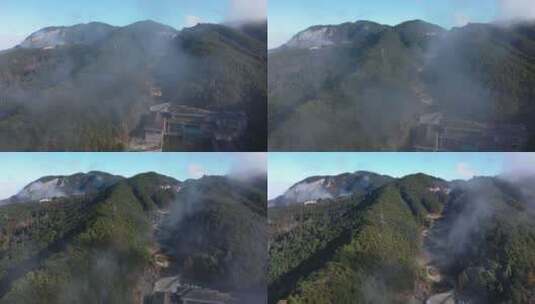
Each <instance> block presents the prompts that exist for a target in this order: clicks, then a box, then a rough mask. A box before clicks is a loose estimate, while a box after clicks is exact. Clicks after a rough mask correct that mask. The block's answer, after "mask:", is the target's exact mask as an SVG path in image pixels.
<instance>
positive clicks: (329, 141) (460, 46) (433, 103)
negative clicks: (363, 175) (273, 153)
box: [268, 20, 535, 151]
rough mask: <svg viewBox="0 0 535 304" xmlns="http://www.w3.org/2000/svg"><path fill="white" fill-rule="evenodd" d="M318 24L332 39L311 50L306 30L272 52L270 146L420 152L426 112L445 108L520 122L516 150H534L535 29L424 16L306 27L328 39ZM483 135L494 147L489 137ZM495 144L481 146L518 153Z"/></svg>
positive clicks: (471, 118)
mask: <svg viewBox="0 0 535 304" xmlns="http://www.w3.org/2000/svg"><path fill="white" fill-rule="evenodd" d="M319 29H326V30H328V32H327V34H324V35H325V37H324V38H323V39H329V40H330V41H331V42H332V43H331V44H328V45H321V46H312V47H310V45H314V44H315V43H320V42H318V41H316V42H315V41H314V40H312V39H311V41H310V42H309V44H310V45H306V46H307V47H303V46H295V44H296V42H295V41H298V40H297V39H298V38H299V37H300V36H299V35H300V34H298V35H296V37H295V38H294V40H291V41H290V42H288V44H287V45H284V46H282V47H280V48H278V49H275V50H272V51H271V52H270V55H269V71H270V73H269V79H268V83H269V85H268V86H269V92H268V96H269V128H270V148H272V149H274V150H288V149H289V150H307V151H308V150H340V151H349V150H367V151H369V150H389V151H392V150H394V151H396V150H412V149H415V148H414V147H413V146H412V145H413V142H414V138H413V136H414V133H413V130H414V129H415V128H417V127H418V124H419V117H421V116H422V115H424V114H426V113H437V112H440V113H442V114H443V115H444V116H445V117H446V118H447V119H449V120H448V121H453V122H452V124H453V126H455V127H459V128H463V127H464V124H463V123H476V122H477V123H481V124H486V125H488V126H494V125H496V124H498V125H500V126H503V125H505V126H509V125H511V124H513V125H515V128H513V129H514V130H520V131H518V133H520V134H522V135H519V137H521V138H520V139H519V140H518V141H519V142H521V143H522V144H521V147H517V148H516V149H524V150H525V149H531V148H530V147H531V146H530V144H529V142H530V141H533V138H532V136H530V135H529V134H533V130H534V129H533V128H534V126H533V123H532V122H533V119H532V118H533V116H534V115H535V112H534V111H533V105H532V100H533V96H534V95H533V87H534V85H533V84H534V83H535V70H534V69H533V67H534V64H535V57H534V56H535V48H534V46H535V40H534V36H533V34H532V33H533V25H531V24H526V25H517V26H510V27H502V26H497V25H492V24H470V25H467V26H465V27H462V28H454V29H452V30H450V31H446V30H444V29H442V28H440V27H438V26H435V25H432V24H429V23H425V22H423V21H418V20H416V21H409V22H405V23H402V24H399V25H397V26H393V27H390V26H383V25H378V24H373V23H368V22H356V23H344V24H341V25H337V26H316V27H311V28H309V29H307V30H306V31H307V32H310V33H311V35H312V33H314V35H319V34H318V32H315V31H319ZM355 33H357V34H355ZM301 44H304V42H301ZM522 127H524V128H527V134H525V133H526V132H521V130H523V129H522ZM505 132H509V134H508V135H509V136H510V137H515V136H517V135H514V134H516V133H514V132H515V131H505ZM478 136H479V138H478V140H480V141H482V142H485V143H486V141H485V140H486V139H485V136H484V134H480V135H478ZM503 136H504V137H507V135H503ZM488 145H489V146H485V145H483V144H482V145H481V146H482V148H477V149H479V150H483V149H484V150H502V149H505V150H507V151H509V150H511V149H513V148H512V147H510V148H505V147H503V146H500V145H498V144H494V146H492V143H488ZM451 149H455V151H458V150H474V148H473V147H470V146H468V145H458V146H456V147H455V148H451Z"/></svg>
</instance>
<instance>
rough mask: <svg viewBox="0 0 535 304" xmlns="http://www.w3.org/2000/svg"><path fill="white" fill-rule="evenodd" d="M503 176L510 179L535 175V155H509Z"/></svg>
mask: <svg viewBox="0 0 535 304" xmlns="http://www.w3.org/2000/svg"><path fill="white" fill-rule="evenodd" d="M502 171H503V172H502V174H503V175H505V176H508V177H526V176H534V175H535V153H507V154H506V156H505V161H504V164H503V170H502Z"/></svg>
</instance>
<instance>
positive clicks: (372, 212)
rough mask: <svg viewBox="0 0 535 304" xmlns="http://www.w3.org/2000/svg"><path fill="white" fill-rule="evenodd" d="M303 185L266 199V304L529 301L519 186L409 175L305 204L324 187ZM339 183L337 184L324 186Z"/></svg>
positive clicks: (527, 241) (529, 246) (528, 236)
mask: <svg viewBox="0 0 535 304" xmlns="http://www.w3.org/2000/svg"><path fill="white" fill-rule="evenodd" d="M368 174H370V173H368ZM345 175H347V174H343V175H340V176H345ZM349 175H353V176H359V173H354V174H349ZM323 178H326V179H331V180H338V181H339V180H340V179H339V176H332V177H323ZM357 180H358V179H357ZM308 182H309V180H307V179H305V180H304V181H302V182H300V183H297V184H296V185H294V186H293V187H292V189H294V190H295V189H302V191H304V193H301V194H300V196H294V197H299V198H301V200H293V201H291V200H287V201H285V203H284V204H282V203H281V202H282V200H281V199H280V197H279V198H276V199H274V200H272V201H271V202H270V208H269V225H270V237H269V238H270V241H269V252H270V259H271V264H270V270H269V303H292V304H293V303H355V301H357V302H359V303H360V302H363V303H426V304H438V303H442V304H443V303H451V304H453V303H475V304H478V303H504V302H505V303H507V302H508V301H510V302H511V303H530V299H532V298H533V293H532V291H531V290H533V285H532V281H531V280H530V279H529V277H530V276H531V274H533V272H534V271H535V268H534V267H535V257H534V256H533V254H530V253H528V252H530V251H532V250H533V245H534V243H533V240H534V237H535V226H533V218H532V217H533V214H531V212H530V211H529V208H531V207H530V204H531V198H532V196H531V195H532V194H530V193H531V192H529V193H528V192H524V191H525V190H522V189H523V186H522V184H521V183H518V182H510V181H507V180H503V179H500V178H499V177H496V178H491V177H488V178H487V177H479V178H474V179H473V180H469V181H453V182H447V181H444V180H441V179H437V178H434V177H432V176H428V175H424V174H415V175H409V176H405V177H402V178H398V179H392V178H391V179H390V180H389V181H388V182H386V183H382V184H376V188H374V187H371V188H368V189H369V191H367V192H364V193H362V192H360V193H359V192H356V193H354V194H352V195H351V194H345V195H344V196H338V197H336V196H333V197H330V198H320V199H317V201H316V203H315V204H303V203H304V201H303V200H302V198H304V197H305V196H303V195H305V194H306V192H308V193H309V195H312V196H313V195H318V193H321V191H320V189H322V187H324V186H325V185H327V184H323V185H321V184H320V185H318V186H316V187H315V188H314V190H312V189H310V188H304V187H302V186H300V185H302V184H306V183H308ZM346 187H347V185H346V184H343V183H340V182H338V183H333V184H330V186H329V188H328V189H330V191H331V193H335V192H336V191H339V190H340V189H344V188H346ZM332 191H334V192H332ZM313 193H314V194H313ZM284 196H286V194H284ZM306 199H311V197H306ZM275 201H276V202H279V203H278V204H274V202H275ZM506 227H509V228H506ZM509 229H510V230H509ZM520 239H522V240H524V241H522V243H518V242H519V240H520ZM498 244H501V245H498ZM520 265H522V266H520ZM504 271H505V272H504Z"/></svg>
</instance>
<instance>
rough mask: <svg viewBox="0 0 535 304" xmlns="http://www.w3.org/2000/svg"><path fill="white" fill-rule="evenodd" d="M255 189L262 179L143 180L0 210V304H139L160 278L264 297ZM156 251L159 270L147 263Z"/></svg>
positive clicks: (259, 196)
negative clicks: (166, 262) (161, 262)
mask: <svg viewBox="0 0 535 304" xmlns="http://www.w3.org/2000/svg"><path fill="white" fill-rule="evenodd" d="M265 188H266V181H265V178H251V179H250V180H249V181H241V180H236V179H233V178H230V177H217V176H213V177H204V178H202V179H199V180H188V181H185V182H179V181H176V180H174V179H172V178H169V177H166V176H162V175H159V174H156V173H146V174H140V175H137V176H135V177H132V178H128V179H121V180H119V181H117V182H116V183H114V184H113V185H111V186H109V187H107V188H106V189H105V190H102V191H100V192H98V193H94V194H86V195H77V196H69V197H56V198H53V199H47V200H41V201H29V202H16V203H8V204H5V205H3V206H0V303H6V304H7V303H10V304H11V303H35V299H39V303H95V302H102V303H144V302H143V301H144V299H145V298H146V297H147V296H150V294H151V293H152V288H153V284H154V283H155V281H156V280H158V278H159V277H160V276H162V275H170V274H173V275H177V274H181V275H182V277H183V279H184V280H187V281H189V282H191V284H196V285H198V286H203V287H207V288H208V287H210V288H214V289H218V290H221V291H224V292H228V293H231V294H233V295H236V297H237V298H239V297H240V294H242V293H243V294H246V295H250V294H254V295H255V296H257V297H265V269H266V267H267V264H266V263H267V253H266V251H265V248H266V243H267V239H266V238H265V214H266V210H265V206H266V202H265V195H266V194H265V191H266V189H265ZM162 214H166V216H165V217H164V218H162ZM193 232H194V233H193ZM262 237H263V239H264V240H265V241H264V243H262ZM164 245H165V248H164V249H163V251H162V252H163V253H165V254H166V255H167V256H169V257H170V258H172V260H173V264H172V267H170V268H169V269H165V270H164V269H161V268H159V267H158V266H157V257H156V256H155V248H156V247H158V246H161V247H164Z"/></svg>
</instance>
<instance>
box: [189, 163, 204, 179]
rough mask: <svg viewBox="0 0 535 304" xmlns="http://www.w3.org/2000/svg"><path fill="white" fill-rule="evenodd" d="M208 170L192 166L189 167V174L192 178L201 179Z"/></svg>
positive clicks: (196, 165) (195, 165)
mask: <svg viewBox="0 0 535 304" xmlns="http://www.w3.org/2000/svg"><path fill="white" fill-rule="evenodd" d="M206 172H207V171H206V169H205V168H204V167H203V166H201V165H198V164H190V165H189V166H188V174H189V176H190V177H191V178H201V177H203V176H205V175H206Z"/></svg>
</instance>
